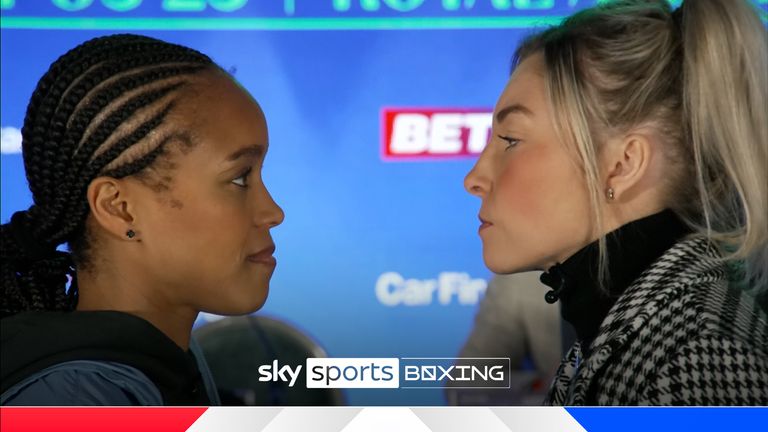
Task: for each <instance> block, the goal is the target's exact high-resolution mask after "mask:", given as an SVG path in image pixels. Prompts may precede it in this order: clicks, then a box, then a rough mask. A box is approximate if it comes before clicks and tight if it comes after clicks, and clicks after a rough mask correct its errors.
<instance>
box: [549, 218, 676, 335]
mask: <svg viewBox="0 0 768 432" xmlns="http://www.w3.org/2000/svg"><path fill="white" fill-rule="evenodd" d="M688 233H690V229H689V228H688V226H687V225H685V223H683V221H681V220H680V218H678V216H677V215H676V214H675V213H674V212H673V211H671V210H664V211H662V212H660V213H656V214H653V215H651V216H648V217H645V218H642V219H638V220H636V221H633V222H630V223H628V224H626V225H624V226H622V227H620V228H619V229H617V230H615V231H613V232H611V233H609V234H608V235H607V236H606V252H607V253H606V256H607V258H608V263H607V264H608V265H607V275H606V276H607V278H606V280H605V281H604V285H603V287H604V289H601V287H600V283H599V280H600V278H599V276H598V259H599V248H598V242H597V241H595V242H593V243H590V244H589V245H587V246H586V247H584V248H583V249H581V250H580V251H578V252H576V253H575V254H574V255H573V256H571V257H570V258H568V259H567V260H565V262H563V263H562V264H557V265H555V266H553V267H552V268H550V269H549V270H547V272H546V273H544V274H542V275H541V282H542V283H544V284H546V285H548V286H550V287H552V288H553V291H550V292H549V293H547V301H548V302H551V303H553V302H554V301H557V299H558V298H559V299H560V301H561V304H562V307H561V313H562V316H563V319H565V320H566V321H568V322H570V323H571V324H572V325H573V326H574V328H575V330H576V335H577V338H578V339H579V340H580V341H582V345H583V346H585V347H586V346H589V342H591V341H592V340H593V339H594V337H595V336H596V335H597V332H598V329H599V328H600V324H601V323H602V321H603V320H604V319H605V317H606V316H607V315H608V311H609V310H610V309H611V307H612V306H613V304H614V303H615V302H616V299H617V298H618V297H619V296H620V295H621V294H622V293H623V292H624V290H626V289H627V287H629V286H630V285H631V284H632V282H633V281H635V280H636V279H637V278H638V277H640V275H641V274H642V273H643V271H645V270H646V269H647V268H648V267H650V265H651V264H652V263H653V262H654V261H656V260H657V259H658V258H659V257H661V255H662V254H663V253H664V252H665V251H666V250H668V249H669V248H670V247H672V245H674V244H675V243H676V242H677V241H678V240H680V239H681V238H682V237H684V236H685V235H686V234H688Z"/></svg>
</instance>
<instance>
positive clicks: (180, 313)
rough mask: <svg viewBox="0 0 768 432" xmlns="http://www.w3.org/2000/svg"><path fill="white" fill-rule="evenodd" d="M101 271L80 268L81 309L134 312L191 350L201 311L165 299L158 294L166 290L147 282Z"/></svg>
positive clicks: (78, 305) (78, 279)
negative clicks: (113, 275)
mask: <svg viewBox="0 0 768 432" xmlns="http://www.w3.org/2000/svg"><path fill="white" fill-rule="evenodd" d="M97 273H98V274H94V272H90V271H82V272H81V271H78V273H77V287H78V301H77V310H78V311H93V310H114V311H120V312H126V313H130V314H132V315H135V316H138V317H140V318H143V319H144V320H146V321H148V322H150V323H151V324H152V325H154V326H155V327H157V329H159V330H160V331H161V332H163V333H164V334H165V335H166V336H168V338H170V339H171V340H172V341H173V342H174V343H176V345H178V346H179V347H181V348H182V349H183V350H185V351H186V350H187V349H189V338H190V334H191V333H192V326H193V324H194V323H195V320H196V319H197V315H198V311H197V310H194V309H193V308H190V307H185V306H181V305H177V304H173V302H171V301H169V300H168V299H165V298H162V297H161V296H159V295H157V293H161V292H163V291H162V290H159V289H150V286H149V284H148V283H147V281H137V280H134V278H127V277H111V273H112V272H110V271H109V270H107V269H104V271H103V270H102V269H99V271H98V272H97ZM122 276H124V274H123V275H122ZM153 294H154V295H153Z"/></svg>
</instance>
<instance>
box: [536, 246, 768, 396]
mask: <svg viewBox="0 0 768 432" xmlns="http://www.w3.org/2000/svg"><path fill="white" fill-rule="evenodd" d="M718 257H719V255H718V253H717V252H716V251H715V249H714V248H713V247H711V245H710V243H709V241H708V240H707V239H705V238H701V237H698V238H692V239H687V240H683V241H680V242H679V243H677V244H676V245H675V246H673V247H672V248H670V249H669V250H668V251H667V252H665V253H664V255H662V256H661V258H659V259H658V260H657V261H656V262H655V263H654V264H653V265H651V267H650V268H648V269H647V270H646V271H645V272H644V273H643V274H642V275H641V276H640V277H639V278H638V279H637V280H636V281H635V282H634V283H633V284H632V285H631V286H630V287H629V288H627V290H626V291H625V292H624V294H623V295H622V296H621V297H620V298H619V299H618V301H617V302H616V304H615V305H614V306H613V308H612V309H611V311H610V312H609V313H608V316H607V317H606V318H605V320H604V321H603V323H602V324H601V327H600V331H599V333H598V335H597V337H596V338H595V340H594V341H593V343H592V345H591V350H590V353H589V355H588V356H587V357H586V358H582V346H581V345H580V344H579V342H576V344H574V345H573V347H572V348H571V349H570V350H569V352H568V353H567V354H566V356H565V358H564V359H563V361H562V363H561V365H560V368H559V370H558V372H557V375H556V378H555V380H554V381H553V383H552V387H551V388H550V391H549V394H548V396H547V399H546V400H545V404H547V405H768V317H766V312H765V309H764V308H762V307H760V305H758V304H757V303H755V301H754V299H753V298H752V297H751V296H749V295H747V294H745V293H743V291H741V290H739V289H736V288H732V287H729V285H728V283H727V274H726V267H725V265H724V263H723V262H722V260H719V259H718Z"/></svg>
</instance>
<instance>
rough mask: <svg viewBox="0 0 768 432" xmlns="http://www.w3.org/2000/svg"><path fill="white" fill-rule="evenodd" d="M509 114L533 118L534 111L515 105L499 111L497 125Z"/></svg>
mask: <svg viewBox="0 0 768 432" xmlns="http://www.w3.org/2000/svg"><path fill="white" fill-rule="evenodd" d="M509 114H524V115H526V116H528V117H533V111H531V110H530V109H529V108H528V107H526V106H525V105H522V104H519V103H515V104H512V105H509V106H507V107H505V108H502V109H500V110H499V112H498V113H496V123H501V122H502V121H503V120H504V118H505V117H507V115H509Z"/></svg>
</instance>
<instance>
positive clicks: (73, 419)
mask: <svg viewBox="0 0 768 432" xmlns="http://www.w3.org/2000/svg"><path fill="white" fill-rule="evenodd" d="M207 409H208V408H205V407H193V408H176V407H168V408H166V407H133V408H101V407H99V408H37V407H36V408H31V407H30V408H21V407H18V408H16V407H14V408H9V407H4V408H0V430H2V431H3V432H22V431H23V432H37V431H41V432H42V431H45V432H48V431H56V432H69V431H72V432H103V431H110V432H139V431H141V432H145V431H147V432H149V431H163V432H166V431H167V432H176V431H186V430H187V429H189V427H190V426H192V424H193V423H194V422H196V421H197V419H198V418H200V416H201V415H203V413H204V412H205V411H206V410H207Z"/></svg>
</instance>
